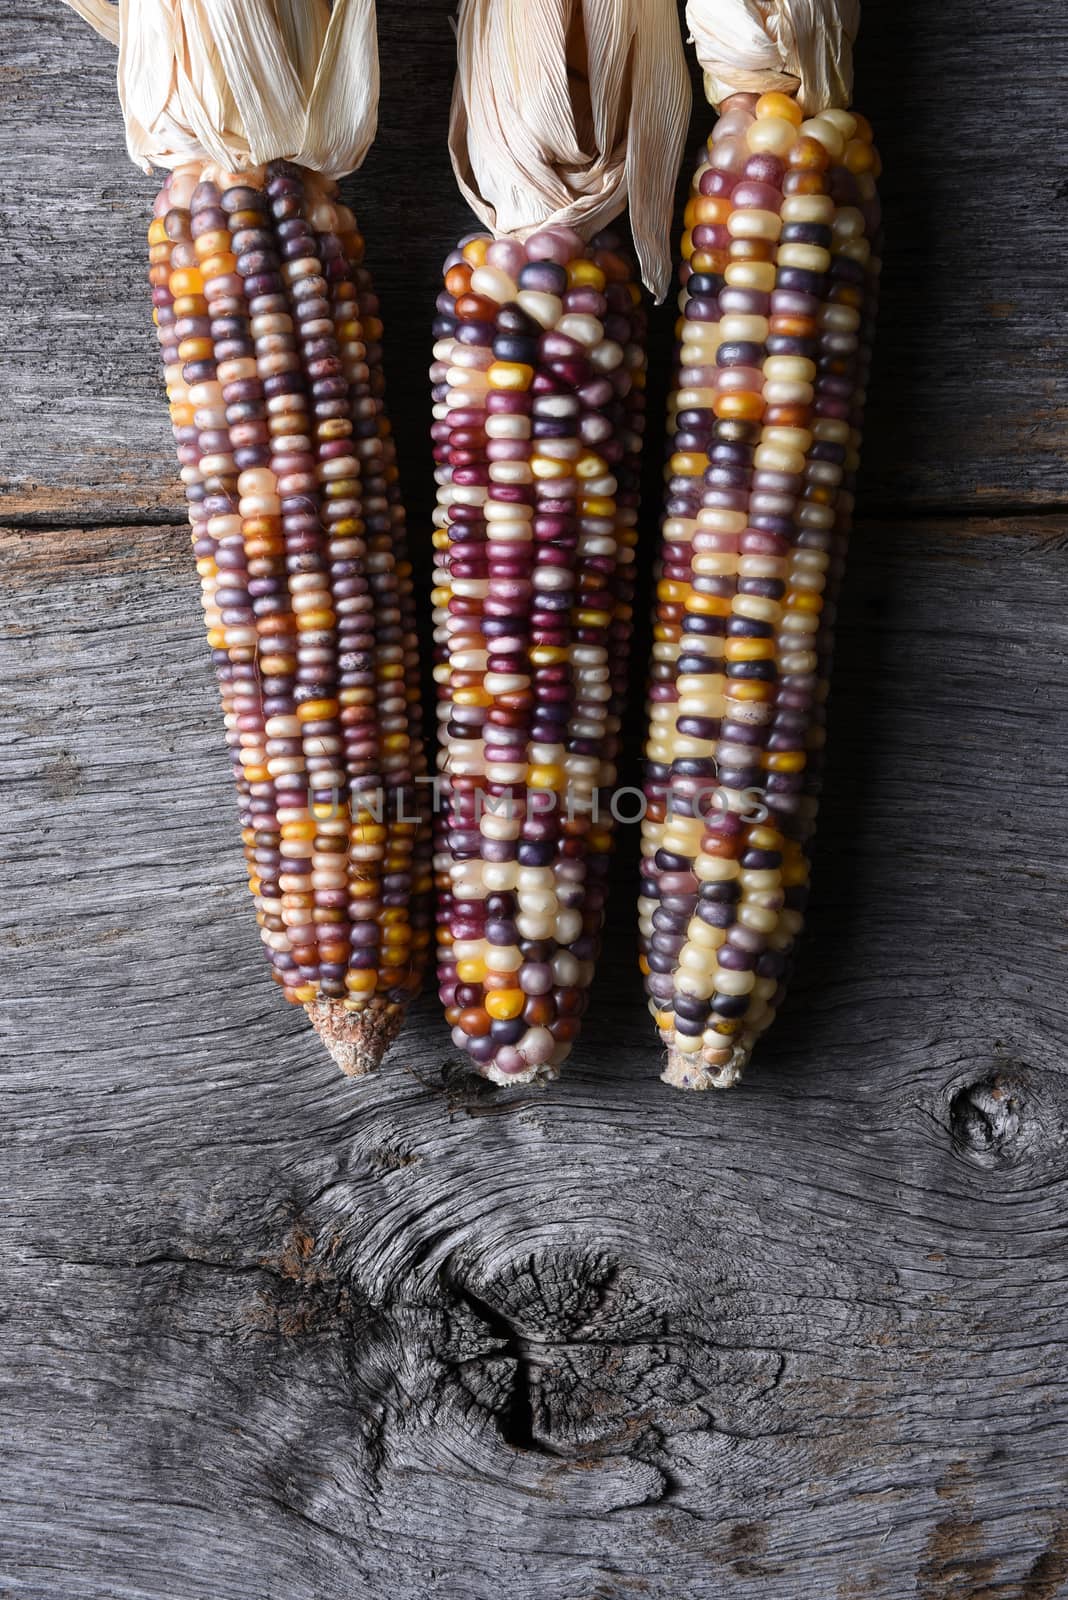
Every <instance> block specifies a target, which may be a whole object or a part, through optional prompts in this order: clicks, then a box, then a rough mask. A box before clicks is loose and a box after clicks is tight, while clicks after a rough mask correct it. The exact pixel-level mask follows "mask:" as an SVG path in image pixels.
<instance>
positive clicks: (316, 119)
mask: <svg viewBox="0 0 1068 1600" xmlns="http://www.w3.org/2000/svg"><path fill="white" fill-rule="evenodd" d="M67 4H68V5H70V6H72V7H73V8H74V10H75V11H77V12H78V13H79V14H80V15H81V16H83V17H84V18H85V19H86V21H87V22H89V23H91V24H92V26H93V27H94V28H95V29H96V30H97V32H98V33H101V34H103V36H104V38H105V39H108V40H110V41H111V43H112V44H116V45H118V49H119V64H118V89H119V99H120V101H121V103H122V111H123V116H124V118H125V121H126V144H127V148H128V149H129V152H130V155H131V157H132V159H133V160H134V161H135V162H136V163H137V165H138V166H139V167H142V168H143V169H144V170H145V171H146V172H147V171H151V169H152V168H153V167H178V166H183V165H184V164H185V163H186V162H193V161H201V162H203V161H205V160H207V161H214V162H217V163H218V164H219V166H220V167H223V168H225V169H227V170H229V171H235V172H243V171H247V170H248V169H249V168H252V167H259V166H262V165H263V164H264V163H266V162H268V161H272V160H275V159H277V158H278V157H286V158H288V159H290V160H293V161H296V162H299V163H300V165H301V166H304V167H309V168H310V169H311V170H312V171H314V172H321V173H323V174H324V175H325V176H327V177H330V178H339V177H343V176H344V174H345V173H347V172H352V171H353V170H354V169H355V168H356V167H358V166H359V165H360V163H361V162H362V161H363V158H364V156H365V155H366V154H367V151H368V150H369V148H370V146H371V141H372V140H373V139H374V136H375V127H376V124H377V120H378V43H377V36H376V28H375V3H374V0H334V3H333V5H332V6H331V5H330V4H329V3H328V0H118V4H115V5H113V4H110V3H109V0H67Z"/></svg>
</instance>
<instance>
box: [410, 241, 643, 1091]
mask: <svg viewBox="0 0 1068 1600" xmlns="http://www.w3.org/2000/svg"><path fill="white" fill-rule="evenodd" d="M434 331H435V337H436V340H437V342H436V344H435V347H434V365H433V367H432V368H431V381H432V383H433V385H434V387H433V399H434V424H433V440H434V454H435V460H436V462H437V464H438V465H437V480H438V485H439V488H438V504H437V513H436V519H435V520H436V527H435V532H434V545H435V549H436V552H437V571H436V574H435V582H436V588H435V591H434V605H435V609H434V624H435V635H434V637H435V641H436V647H437V649H436V658H435V659H436V666H435V678H436V681H437V686H438V699H439V704H438V714H439V719H440V783H441V791H442V793H441V804H440V812H439V828H438V837H437V841H436V852H437V853H436V857H435V869H436V882H437V888H438V928H437V940H438V983H439V989H440V994H441V999H442V1002H443V1004H444V1006H445V1014H446V1017H447V1020H448V1021H449V1023H450V1024H451V1026H452V1037H453V1041H454V1043H455V1044H456V1045H457V1046H458V1047H459V1048H461V1049H463V1050H464V1051H466V1053H467V1054H468V1056H469V1057H470V1058H471V1060H472V1061H473V1062H474V1063H475V1064H476V1066H477V1068H478V1070H479V1071H480V1072H482V1073H483V1074H484V1075H485V1076H486V1077H489V1078H491V1079H493V1080H494V1081H496V1082H522V1081H529V1080H544V1079H548V1078H553V1077H555V1076H556V1075H557V1073H558V1070H559V1067H560V1064H561V1062H562V1061H563V1060H564V1059H565V1058H566V1056H567V1055H568V1053H569V1051H570V1049H571V1046H572V1043H573V1041H574V1039H575V1038H576V1035H577V1034H578V1031H579V1025H580V1020H581V1017H582V1014H583V1012H584V1011H585V1009H586V1004H587V998H588V994H589V985H590V981H591V979H592V976H593V971H594V962H595V960H596V957H597V953H598V949H599V943H600V937H601V929H602V924H603V921H604V906H605V896H606V890H607V882H606V879H607V871H608V861H609V854H608V852H609V850H610V846H611V822H612V818H611V814H610V809H609V800H610V792H611V789H612V785H613V784H614V781H615V761H616V756H617V753H618V749H619V739H620V719H621V713H622V707H623V696H624V693H625V688H626V654H627V647H628V643H629V638H630V632H631V618H632V605H631V600H632V591H633V582H632V564H633V556H634V546H635V543H636V538H637V507H638V451H639V449H640V444H641V434H642V427H643V423H644V399H645V396H644V381H645V356H644V350H643V340H644V334H645V313H644V310H643V307H642V301H641V294H640V291H639V288H638V285H637V283H636V281H635V278H634V275H633V271H632V268H631V265H630V263H629V261H628V259H627V258H626V257H625V256H624V254H623V253H622V251H621V249H620V246H619V244H618V242H617V241H616V239H615V238H614V237H613V236H612V235H610V234H602V235H599V236H598V237H596V238H595V239H594V240H593V242H592V244H590V245H589V246H587V245H585V244H584V243H583V241H582V240H581V239H580V237H579V236H578V235H577V234H576V233H573V232H572V231H571V230H570V229H568V228H565V227H562V226H553V227H549V228H546V229H544V230H543V231H541V232H536V233H533V234H532V235H531V236H530V237H529V238H528V239H527V241H526V243H525V244H520V243H517V242H516V241H515V240H511V239H498V240H497V241H495V242H494V241H493V240H491V239H490V238H489V237H485V236H481V235H479V236H476V237H473V238H470V239H468V240H467V241H466V242H464V243H463V245H462V247H461V248H459V249H458V250H456V251H455V252H454V253H453V254H452V255H451V256H449V258H448V260H447V261H446V263H445V283H444V291H443V293H442V295H441V296H440V298H439V301H438V320H437V322H436V323H435V330H434Z"/></svg>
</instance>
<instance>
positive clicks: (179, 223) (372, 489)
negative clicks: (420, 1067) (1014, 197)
mask: <svg viewBox="0 0 1068 1600" xmlns="http://www.w3.org/2000/svg"><path fill="white" fill-rule="evenodd" d="M149 247H150V248H149V254H150V273H149V276H150V280H151V284H152V291H153V300H154V305H155V320H156V324H157V328H158V333H159V341H160V346H161V350H162V355H163V364H164V372H165V377H166V384H167V394H168V398H169V401H170V408H171V420H172V424H173V428H174V434H175V439H176V442H177V446H178V457H179V461H180V464H181V475H182V481H183V483H184V486H185V492H186V498H187V501H188V505H189V519H190V523H191V526H192V541H193V551H194V555H195V557H196V563H197V570H198V572H199V574H200V580H201V590H202V599H203V605H204V614H205V621H206V624H207V633H208V643H209V645H210V647H211V651H212V659H213V662H214V665H215V670H216V674H217V677H218V682H219V689H220V694H221V698H222V706H223V712H224V718H225V724H226V736H227V741H228V743H229V746H230V749H231V753H232V758H233V765H234V776H235V779H236V783H237V790H238V799H239V807H240V814H241V823H242V839H243V842H244V847H245V858H246V862H247V867H248V875H249V885H250V888H251V890H252V894H253V896H254V900H255V906H256V915H257V920H258V922H259V926H260V936H261V939H262V940H263V944H264V947H265V950H266V954H267V956H268V959H269V961H270V963H271V969H272V976H273V977H274V979H275V981H276V982H277V983H278V984H279V985H280V987H281V988H282V991H283V993H284V995H285V997H286V998H287V999H288V1000H291V1001H294V1002H296V1003H298V1004H299V1003H302V1004H304V1005H305V1006H306V1007H307V1009H308V1011H309V1014H310V1015H311V1017H312V1020H313V1021H314V1023H315V1025H316V1027H317V1028H318V1030H319V1031H320V1033H321V1034H322V1036H323V1038H324V1041H325V1042H326V1043H327V1045H328V1047H329V1048H330V1049H331V1052H332V1054H333V1055H334V1056H335V1059H336V1060H337V1061H338V1062H339V1064H340V1065H341V1066H342V1067H343V1068H344V1069H345V1070H346V1071H349V1072H354V1073H360V1072H364V1071H367V1070H369V1069H370V1068H372V1067H374V1066H375V1065H376V1064H377V1062H378V1060H379V1058H380V1057H381V1054H382V1052H383V1051H384V1049H385V1048H386V1047H387V1046H388V1044H389V1043H390V1041H391V1040H392V1038H393V1037H394V1035H395V1033H396V1031H397V1028H398V1027H399V1025H400V1021H401V1017H402V1013H403V1009H404V1006H405V1004H406V1002H407V1001H408V1000H409V999H410V998H411V996H412V995H413V994H414V992H415V991H416V989H417V988H418V986H419V983H420V978H421V974H422V971H423V968H424V965H425V962H426V959H427V955H428V952H429V943H430V913H429V907H428V890H429V887H430V876H429V873H430V860H429V842H428V829H427V826H426V816H427V793H426V788H425V785H422V786H421V785H420V784H419V782H418V780H419V779H420V778H421V777H424V776H425V772H426V764H425V758H424V755H423V749H422V739H421V732H420V726H419V684H418V671H417V661H416V639H415V630H414V617H413V600H412V584H411V569H410V565H409V562H408V558H407V551H406V543H405V531H404V513H403V510H402V508H401V505H400V501H399V498H398V494H397V489H396V468H395V463H394V452H393V445H392V440H391V436H390V432H389V426H388V423H387V421H386V419H385V416H384V411H383V404H382V392H381V391H382V382H381V366H380V347H379V345H378V339H379V337H380V325H379V324H378V322H377V315H376V313H377V304H376V302H375V301H374V296H373V290H372V288H371V285H370V281H369V278H368V276H367V273H366V271H365V269H364V267H363V266H362V257H363V245H362V241H361V239H360V236H359V233H358V232H357V228H356V223H355V219H354V218H353V215H352V213H351V211H350V210H349V209H348V208H347V207H346V206H344V205H342V204H340V203H339V201H338V198H337V185H336V184H335V183H333V182H330V181H328V180H326V179H323V178H319V177H317V176H315V175H313V174H311V173H310V172H307V171H304V170H303V169H301V168H299V167H296V166H294V165H292V164H290V163H287V162H280V161H279V162H272V163H270V164H268V165H267V166H266V167H265V168H260V169H258V170H254V171H253V172H251V173H241V174H227V173H224V172H222V171H221V169H218V168H207V169H204V170H201V169H200V168H199V167H185V168H179V169H178V170H177V171H175V172H174V173H173V174H172V175H171V176H170V177H169V178H168V180H167V182H166V183H165V184H164V187H163V189H162V190H161V192H160V195H159V199H158V201H157V203H156V207H155V217H154V220H153V222H152V226H151V228H150V230H149Z"/></svg>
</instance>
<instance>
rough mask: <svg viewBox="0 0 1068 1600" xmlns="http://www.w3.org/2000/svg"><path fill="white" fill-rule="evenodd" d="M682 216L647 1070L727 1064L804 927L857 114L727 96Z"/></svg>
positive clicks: (844, 360) (855, 288)
mask: <svg viewBox="0 0 1068 1600" xmlns="http://www.w3.org/2000/svg"><path fill="white" fill-rule="evenodd" d="M722 110H723V115H722V116H721V117H720V120H719V122H718V123H717V125H716V128H715V131H714V133H713V135H712V138H711V140H710V141H709V145H708V150H707V152H706V158H705V160H704V161H703V162H702V163H701V165H700V167H699V168H698V171H697V173H696V175H695V178H694V182H693V189H692V194H691V198H690V201H689V204H688V207H687V213H686V219H685V220H686V232H685V234H684V236H683V258H684V260H683V266H682V269H681V283H682V292H681V294H680V309H681V312H682V315H681V318H680V321H679V325H678V329H679V367H678V376H677V388H676V392H675V394H674V397H673V401H672V406H671V415H670V418H669V430H670V432H671V434H672V450H671V457H670V461H669V464H668V469H667V496H666V504H665V516H664V521H663V525H662V544H661V551H660V558H659V569H658V574H657V578H658V582H657V591H656V613H655V623H654V659H653V667H652V673H651V682H650V690H649V719H650V725H649V735H648V742H647V746H646V757H647V761H646V797H647V811H646V818H645V821H644V823H643V845H642V884H641V894H640V900H639V926H640V936H641V946H642V961H641V964H642V970H643V973H644V975H645V983H646V989H647V993H648V995H649V1005H650V1010H651V1012H652V1014H653V1016H654V1018H655V1020H656V1024H657V1027H658V1029H659V1031H660V1037H661V1039H662V1041H663V1042H664V1044H665V1045H666V1046H667V1049H668V1061H667V1066H666V1069H665V1072H664V1078H665V1081H666V1082H668V1083H672V1084H675V1085H676V1086H678V1087H682V1088H691V1089H704V1088H708V1087H710V1086H714V1087H726V1086H728V1085H730V1084H732V1083H734V1082H736V1081H737V1079H738V1077H739V1076H740V1074H741V1072H742V1070H743V1068H744V1066H745V1064H746V1062H747V1060H748V1057H749V1054H750V1051H751V1050H752V1047H753V1044H754V1042H755V1040H756V1039H757V1037H758V1036H759V1035H760V1034H761V1033H762V1032H763V1030H764V1029H765V1028H766V1027H767V1026H768V1025H769V1023H770V1022H771V1021H772V1019H773V1017H774V1015H775V1011H776V1010H777V1008H778V1007H779V1005H780V1003H781V1001H782V998H783V995H784V992H785V983H786V980H787V977H788V969H789V965H790V959H791V955H792V951H793V948H794V943H795V940H796V938H797V936H798V934H799V933H800V931H801V926H802V914H803V911H804V908H805V903H806V898H807V894H808V882H809V851H810V846H811V839H812V834H813V829H814V826H815V819H816V808H817V799H818V792H819V776H820V769H821V765H822V755H821V752H822V748H823V742H824V721H825V716H824V702H825V699H826V693H827V680H828V673H829V670H830V655H831V648H832V643H833V622H834V602H835V596H836V592H837V583H838V579H839V577H840V574H841V568H842V562H843V557H844V551H845V545H846V542H847V539H848V534H849V529H850V524H851V520H852V511H853V492H854V486H855V474H856V468H857V464H858V451H859V447H860V429H861V425H862V421H863V408H864V398H865V384H866V381H867V370H868V365H869V361H870V349H871V337H872V332H873V326H874V315H875V299H876V293H877V285H878V276H879V268H880V262H879V255H878V251H879V206H878V200H877V197H876V190H875V179H876V177H877V176H878V172H879V158H878V155H877V152H876V151H875V149H874V147H873V145H872V135H871V128H870V126H869V125H868V123H867V122H866V120H865V119H864V118H863V117H861V116H858V115H856V114H855V113H852V112H846V111H839V110H829V111H825V112H823V113H821V114H820V115H819V116H817V117H815V118H812V119H810V120H809V121H803V119H802V113H801V111H800V109H799V107H798V105H797V103H796V101H795V100H794V99H793V98H792V97H791V96H789V95H786V94H783V93H778V92H772V93H768V94H764V95H762V96H760V97H759V98H757V97H756V96H754V95H747V94H739V95H733V96H731V97H730V98H729V99H728V100H726V101H725V102H724V104H723V108H722Z"/></svg>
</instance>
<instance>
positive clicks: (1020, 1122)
mask: <svg viewBox="0 0 1068 1600" xmlns="http://www.w3.org/2000/svg"><path fill="white" fill-rule="evenodd" d="M1027 1109H1028V1108H1027V1103H1026V1099H1025V1096H1024V1093H1023V1090H1022V1087H1021V1084H1020V1083H1019V1082H1018V1081H1016V1080H1015V1079H1014V1078H1013V1077H1010V1076H1009V1075H1008V1074H1007V1073H1004V1072H997V1073H994V1074H993V1075H992V1076H991V1077H989V1078H983V1079H982V1080H981V1081H979V1082H978V1083H968V1084H965V1085H964V1086H963V1087H962V1088H960V1089H958V1090H957V1091H956V1093H955V1094H954V1095H953V1097H952V1099H951V1101H950V1105H949V1125H950V1131H951V1132H952V1134H953V1140H954V1143H955V1144H956V1146H957V1148H958V1150H960V1151H961V1152H962V1153H964V1154H966V1155H967V1156H969V1157H970V1158H971V1159H972V1160H974V1161H978V1162H979V1163H980V1165H982V1166H995V1165H997V1164H998V1163H999V1162H1004V1161H1011V1160H1015V1159H1017V1157H1018V1156H1019V1154H1020V1150H1021V1147H1022V1146H1023V1145H1025V1144H1026V1142H1027V1141H1026V1137H1025V1130H1026V1122H1027Z"/></svg>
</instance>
